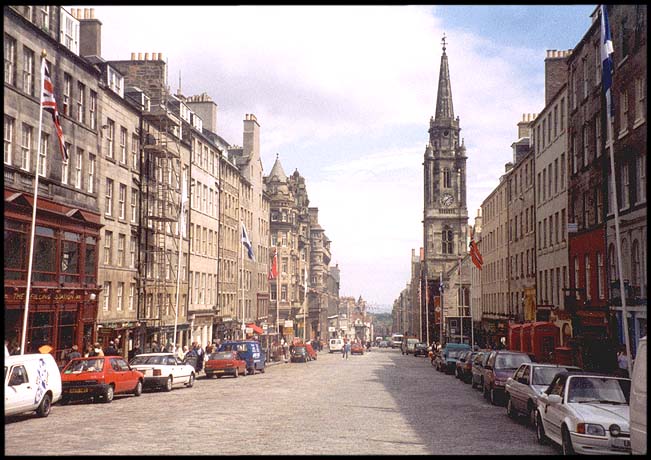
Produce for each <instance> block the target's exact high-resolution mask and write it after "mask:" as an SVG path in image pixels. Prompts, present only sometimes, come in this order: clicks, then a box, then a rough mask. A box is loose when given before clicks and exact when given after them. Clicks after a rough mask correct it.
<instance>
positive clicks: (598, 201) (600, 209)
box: [594, 188, 604, 224]
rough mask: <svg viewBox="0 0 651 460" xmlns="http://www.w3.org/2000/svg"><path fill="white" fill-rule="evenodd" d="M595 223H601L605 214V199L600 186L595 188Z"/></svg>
mask: <svg viewBox="0 0 651 460" xmlns="http://www.w3.org/2000/svg"><path fill="white" fill-rule="evenodd" d="M594 193H595V223H596V224H600V223H601V221H602V220H603V216H604V199H603V196H602V195H603V194H602V192H601V189H600V188H595V190H594Z"/></svg>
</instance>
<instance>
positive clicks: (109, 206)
mask: <svg viewBox="0 0 651 460" xmlns="http://www.w3.org/2000/svg"><path fill="white" fill-rule="evenodd" d="M104 206H105V207H104V214H106V215H107V216H109V217H110V216H112V215H113V179H108V178H107V179H106V200H105V203H104Z"/></svg>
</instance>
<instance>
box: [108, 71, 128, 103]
mask: <svg viewBox="0 0 651 460" xmlns="http://www.w3.org/2000/svg"><path fill="white" fill-rule="evenodd" d="M106 70H107V72H106V84H107V85H108V87H109V88H110V89H111V91H113V92H114V93H116V94H118V95H119V96H120V97H124V77H123V76H122V75H120V74H119V73H118V72H117V71H116V70H115V69H113V68H112V67H111V66H107V68H106Z"/></svg>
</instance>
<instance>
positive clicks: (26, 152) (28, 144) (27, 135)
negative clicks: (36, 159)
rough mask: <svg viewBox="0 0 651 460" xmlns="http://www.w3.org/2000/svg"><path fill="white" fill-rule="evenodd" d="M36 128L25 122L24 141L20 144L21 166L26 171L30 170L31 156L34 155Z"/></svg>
mask: <svg viewBox="0 0 651 460" xmlns="http://www.w3.org/2000/svg"><path fill="white" fill-rule="evenodd" d="M33 131H34V128H32V127H31V126H29V125H28V124H26V123H23V132H22V137H21V139H22V142H21V146H20V150H21V157H20V167H21V169H24V170H25V171H29V163H30V158H31V156H32V133H33Z"/></svg>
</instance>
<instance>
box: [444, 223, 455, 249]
mask: <svg viewBox="0 0 651 460" xmlns="http://www.w3.org/2000/svg"><path fill="white" fill-rule="evenodd" d="M442 241H443V247H442V252H443V254H452V253H453V251H454V233H453V232H452V229H450V227H443V234H442Z"/></svg>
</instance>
